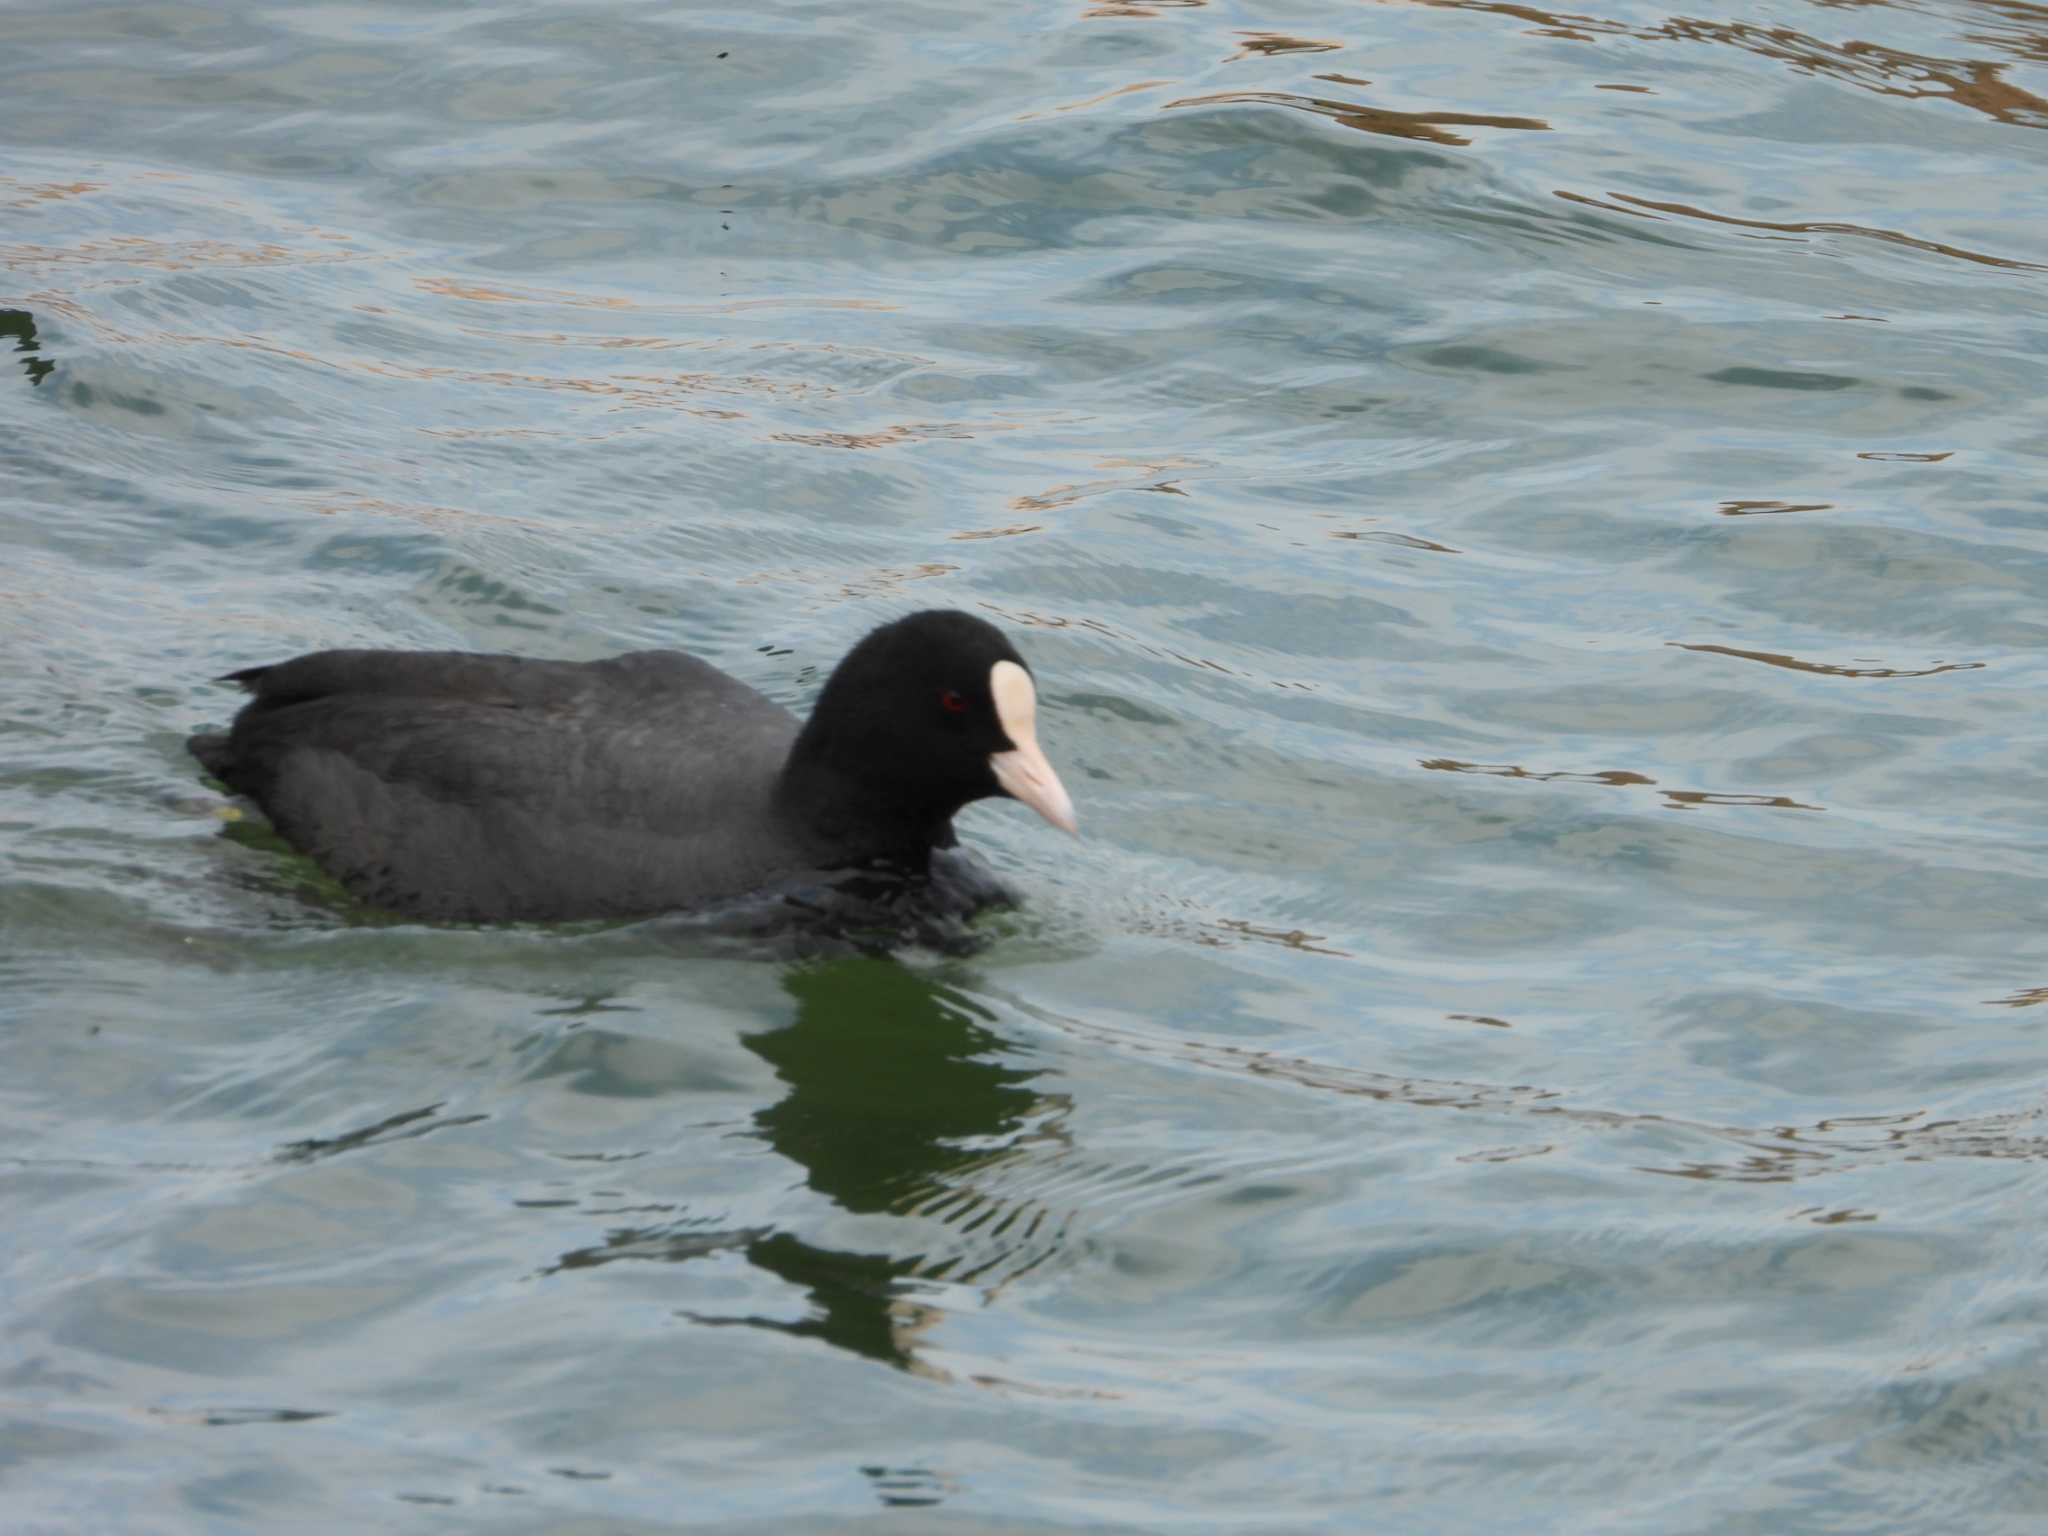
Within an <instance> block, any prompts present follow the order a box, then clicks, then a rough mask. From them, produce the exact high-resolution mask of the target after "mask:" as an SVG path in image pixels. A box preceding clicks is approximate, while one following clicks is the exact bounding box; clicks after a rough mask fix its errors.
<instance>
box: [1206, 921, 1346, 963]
mask: <svg viewBox="0 0 2048 1536" xmlns="http://www.w3.org/2000/svg"><path fill="white" fill-rule="evenodd" d="M1210 926H1211V927H1213V928H1220V929H1222V930H1223V931H1224V932H1225V933H1234V934H1236V935H1237V936H1238V937H1239V938H1241V939H1253V940H1256V941H1258V942H1259V943H1262V944H1278V945H1279V946H1280V947H1281V948H1282V949H1293V950H1299V951H1300V952H1302V953H1303V954H1310V955H1335V956H1337V957H1339V958H1340V959H1345V960H1349V959H1350V958H1351V951H1350V950H1348V949H1331V948H1329V947H1328V946H1327V945H1325V944H1324V943H1323V942H1322V941H1323V939H1324V938H1325V937H1326V935H1324V934H1320V933H1309V932H1308V931H1307V930H1305V929H1301V928H1261V927H1260V926H1259V925H1258V924H1257V923H1250V922H1246V921H1245V920H1244V919H1243V918H1238V917H1226V918H1222V919H1219V920H1218V921H1216V922H1214V923H1212V924H1210Z"/></svg>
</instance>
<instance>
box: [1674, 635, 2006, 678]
mask: <svg viewBox="0 0 2048 1536" xmlns="http://www.w3.org/2000/svg"><path fill="white" fill-rule="evenodd" d="M1664 643H1665V644H1666V645H1669V646H1671V647H1673V648H1674V649H1676V650H1681V651H1700V652H1704V653H1705V654H1707V655H1710V656H1733V657H1735V658H1737V659H1738V660H1740V661H1760V662H1762V663H1763V664H1764V665H1765V666H1767V667H1784V668H1786V669H1787V670H1788V671H1792V672H1812V673H1814V674H1816V675H1818V676H1821V677H1933V676H1934V675H1935V674H1936V673H1940V672H1977V671H1981V670H1982V669H1983V667H1984V663H1983V662H1981V661H1944V662H1940V663H1938V664H1936V665H1934V666H1931V667H1880V666H1867V667H1837V666H1833V665H1831V664H1830V663H1828V662H1824V661H1801V660H1800V659H1799V658H1798V657H1797V656H1787V655H1784V654H1783V653H1781V652H1778V651H1744V650H1739V649H1737V648H1736V647H1735V646H1732V645H1688V644H1686V643H1685V642H1684V641H1682V640H1667V641H1665V642H1664Z"/></svg>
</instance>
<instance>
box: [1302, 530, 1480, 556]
mask: <svg viewBox="0 0 2048 1536" xmlns="http://www.w3.org/2000/svg"><path fill="white" fill-rule="evenodd" d="M1330 537H1331V538H1333V539H1357V540H1361V541H1364V542H1367V543H1376V544H1399V545H1401V546H1403V547H1404V548H1407V549H1428V550H1434V551H1435V552H1436V553H1437V554H1440V555H1462V554H1463V553H1465V551H1463V550H1462V549H1453V548H1451V546H1450V545H1448V544H1437V543H1434V542H1432V541H1431V540H1429V539H1423V538H1418V537H1416V536H1415V535H1414V534H1412V533H1395V532H1393V531H1392V530H1391V529H1371V530H1366V531H1363V532H1360V531H1354V530H1350V529H1346V530H1344V531H1343V532H1340V533H1332V534H1331V535H1330Z"/></svg>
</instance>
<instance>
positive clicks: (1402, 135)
mask: <svg viewBox="0 0 2048 1536" xmlns="http://www.w3.org/2000/svg"><path fill="white" fill-rule="evenodd" d="M1233 106H1263V107H1292V108H1293V109H1294V110H1296V111H1297V112H1313V113H1315V114H1316V115H1317V116H1318V117H1327V118H1331V119H1333V120H1334V121H1336V122H1337V123H1339V124H1341V125H1342V126H1343V127H1346V128H1356V129H1357V130H1358V131H1359V132H1360V133H1379V134H1385V135H1387V136H1388V137H1390V138H1396V139H1419V140H1421V141H1422V142H1424V143H1426V144H1447V145H1459V144H1470V143H1471V142H1472V141H1471V140H1470V139H1468V138H1466V137H1464V135H1462V134H1457V133H1453V132H1451V131H1450V130H1451V129H1453V128H1520V129H1526V130H1529V131H1532V132H1548V131H1549V129H1550V124H1548V123H1546V122H1543V121H1542V120H1541V119H1539V118H1534V117H1494V116H1491V115H1488V114H1486V113H1480V112H1394V111H1390V110H1389V109H1387V108H1385V107H1368V106H1365V105H1362V104H1360V103H1357V102H1349V101H1332V100H1330V99H1328V98H1327V97H1322V96H1296V95H1294V94H1292V93H1291V92H1288V91H1218V92H1216V93H1215V94H1214V95H1209V96H1184V97H1182V98H1181V99H1180V100H1179V101H1169V102H1167V103H1166V105H1165V106H1164V107H1162V108H1161V109H1160V110H1161V111H1167V112H1170V111H1172V110H1173V109H1174V108H1176V107H1233Z"/></svg>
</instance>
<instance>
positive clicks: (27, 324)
mask: <svg viewBox="0 0 2048 1536" xmlns="http://www.w3.org/2000/svg"><path fill="white" fill-rule="evenodd" d="M0 336H10V337H12V338H13V339H14V350H15V351H17V352H26V353H27V354H28V356H27V357H25V358H23V359H22V361H21V366H22V367H24V368H26V369H27V370H28V381H29V383H31V384H40V383H42V382H43V380H44V379H46V378H48V377H49V376H50V375H51V374H52V373H54V372H56V370H57V365H56V364H55V363H53V362H50V361H49V360H48V359H46V358H41V357H37V356H36V355H35V354H36V321H35V316H33V315H31V314H30V313H29V312H28V311H27V310H25V309H0Z"/></svg>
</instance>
